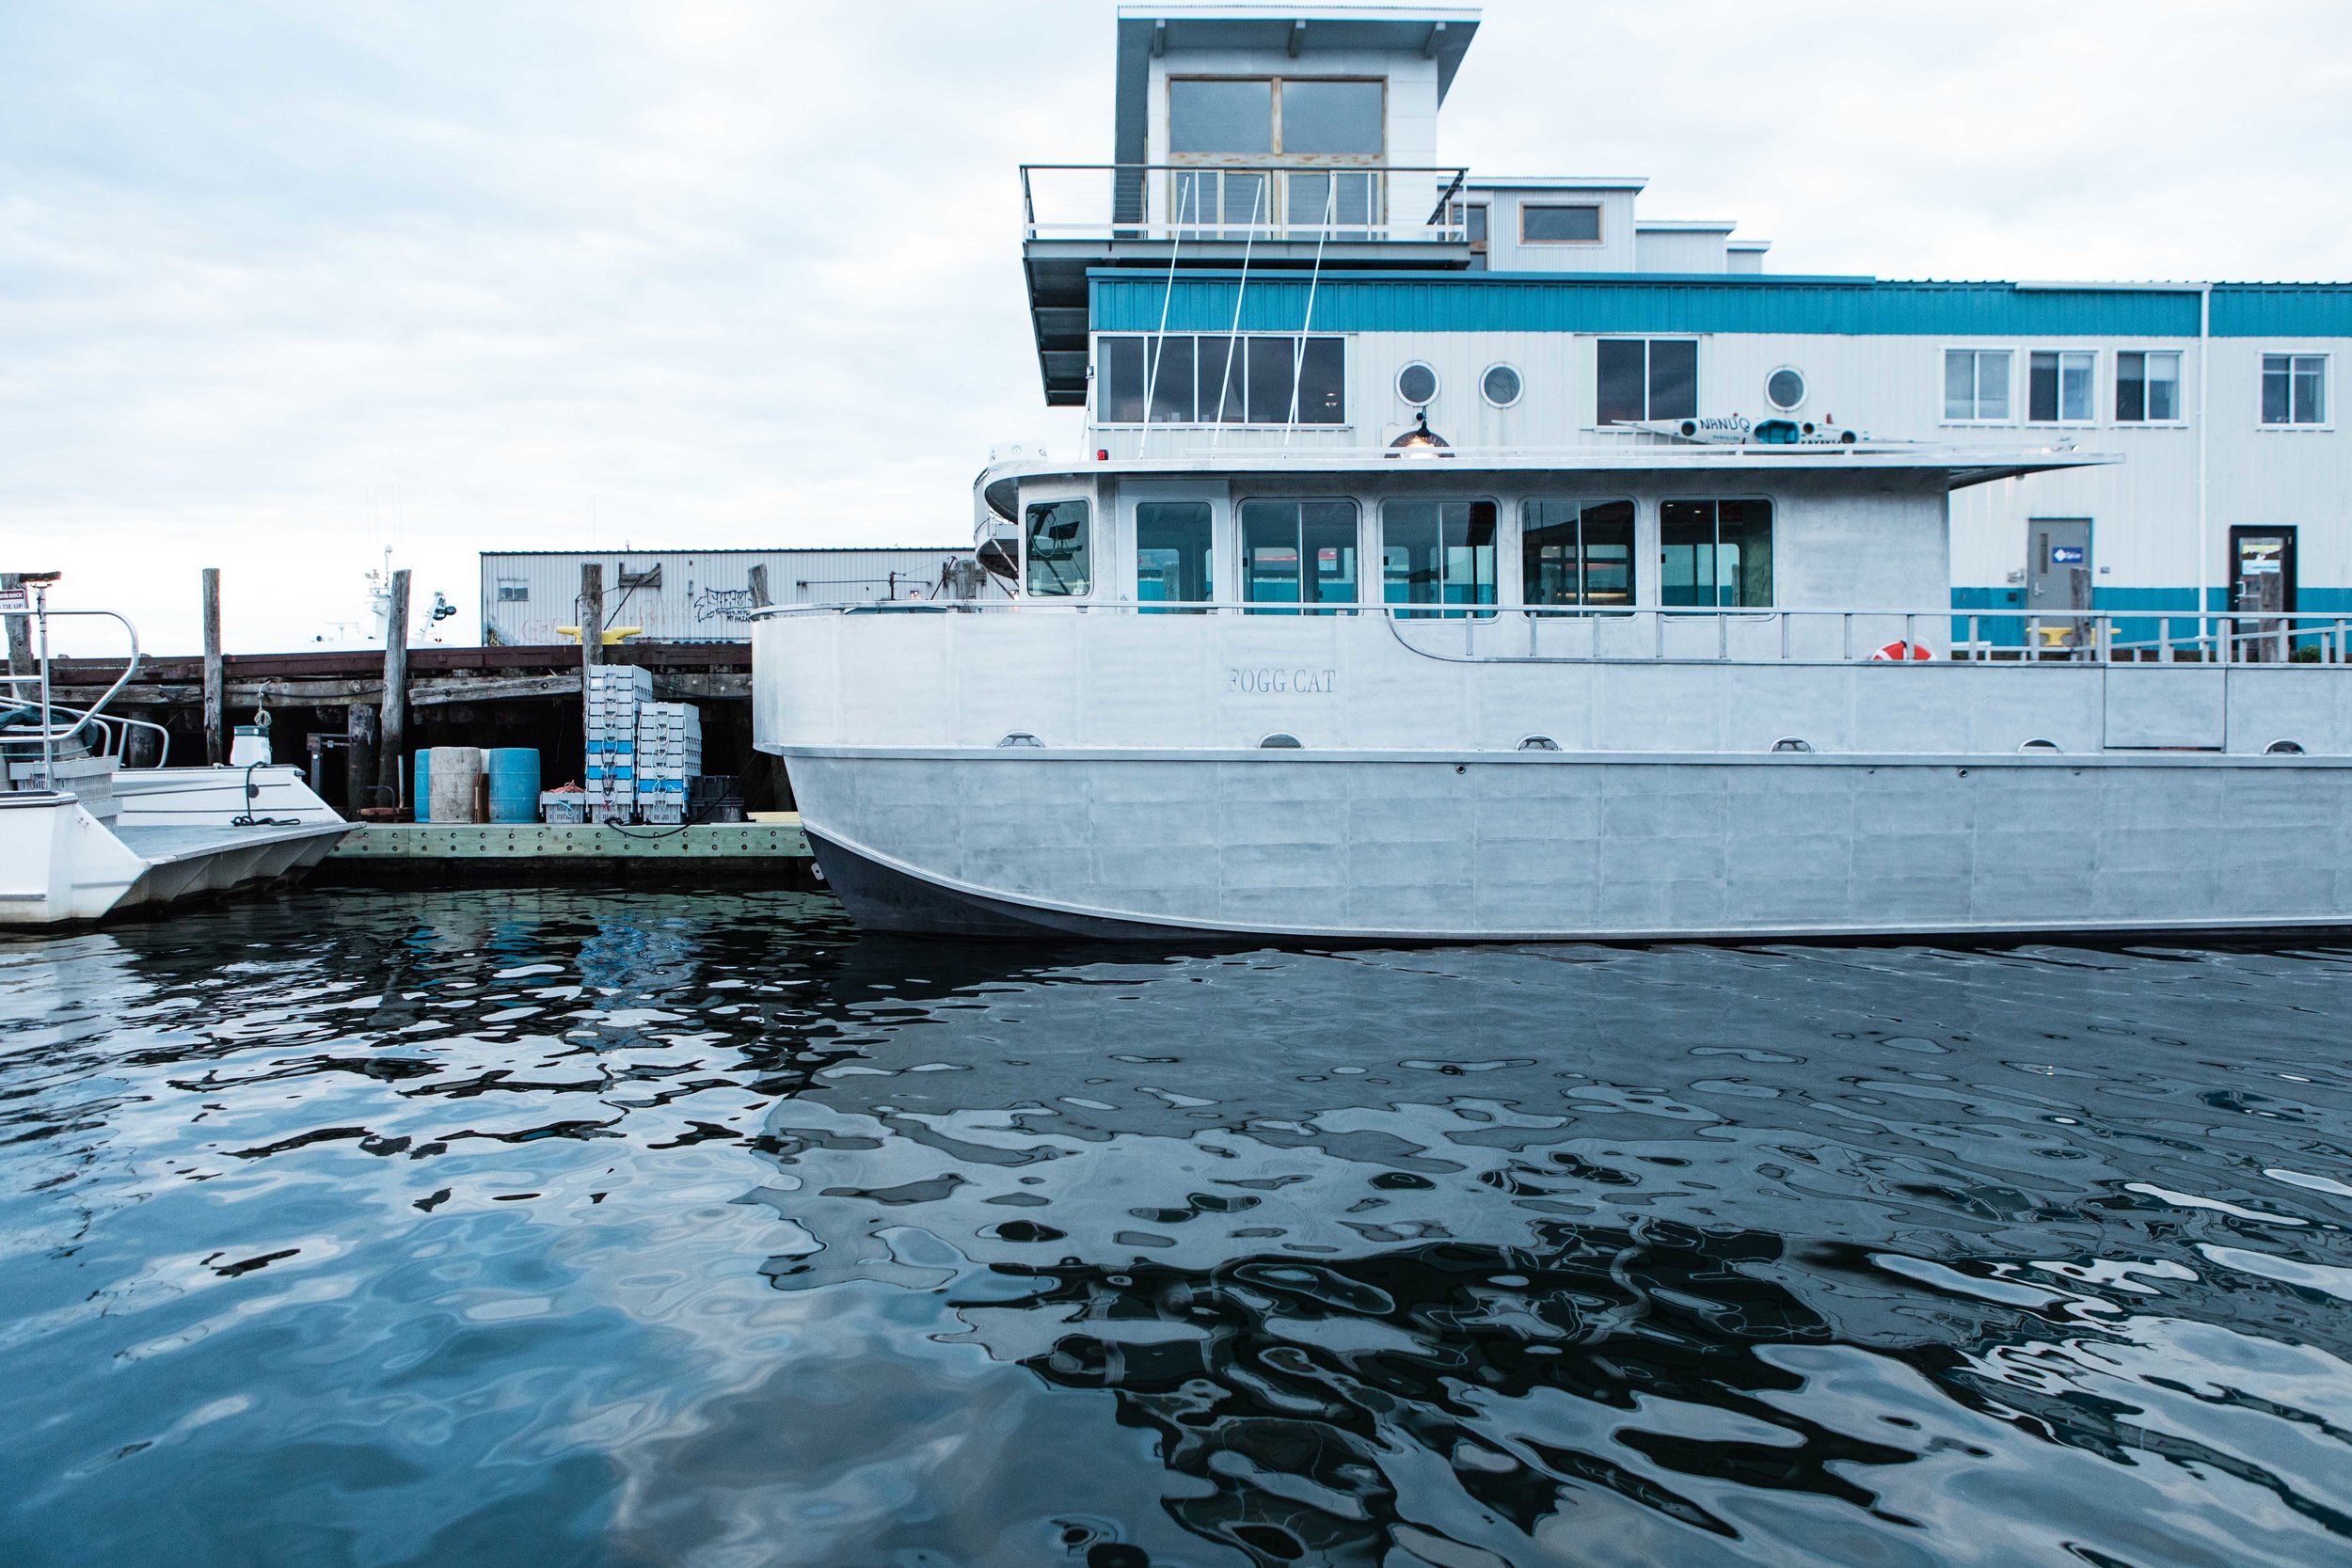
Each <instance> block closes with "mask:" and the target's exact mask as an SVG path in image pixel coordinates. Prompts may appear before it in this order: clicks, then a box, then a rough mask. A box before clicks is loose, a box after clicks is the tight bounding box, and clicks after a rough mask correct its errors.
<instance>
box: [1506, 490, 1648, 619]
mask: <svg viewBox="0 0 2352 1568" xmlns="http://www.w3.org/2000/svg"><path fill="white" fill-rule="evenodd" d="M1519 566H1520V572H1521V578H1522V588H1523V591H1524V594H1525V597H1526V601H1527V603H1529V604H1531V605H1603V606H1609V607H1613V608H1617V609H1629V608H1631V606H1632V604H1633V503H1632V502H1631V501H1628V500H1610V501H1580V500H1549V499H1546V500H1531V501H1528V502H1526V503H1524V504H1523V505H1522V506H1521V507H1520V508H1519Z"/></svg>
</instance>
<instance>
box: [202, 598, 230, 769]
mask: <svg viewBox="0 0 2352 1568" xmlns="http://www.w3.org/2000/svg"><path fill="white" fill-rule="evenodd" d="M227 688H228V677H227V673H226V670H225V667H224V666H223V665H222V663H221V661H220V568H219V567H217V566H207V567H205V568H204V713H203V720H204V764H205V766H206V767H208V768H218V767H219V766H220V765H221V764H222V763H224V762H227V761H228V760H229V745H228V734H229V730H228V721H229V719H228V711H227V706H228V705H227V701H226V696H227Z"/></svg>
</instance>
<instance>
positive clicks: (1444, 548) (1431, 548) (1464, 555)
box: [1380, 500, 1495, 615]
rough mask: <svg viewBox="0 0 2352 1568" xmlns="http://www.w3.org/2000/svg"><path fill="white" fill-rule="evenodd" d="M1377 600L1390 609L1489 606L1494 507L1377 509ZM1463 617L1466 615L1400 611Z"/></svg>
mask: <svg viewBox="0 0 2352 1568" xmlns="http://www.w3.org/2000/svg"><path fill="white" fill-rule="evenodd" d="M1380 598H1381V602H1382V603H1384V604H1392V605H1443V606H1468V605H1492V604H1493V603H1494V602H1495V503H1494V502H1492V501H1435V500H1394V501H1390V502H1389V503H1388V504H1387V505H1385V506H1383V507H1382V508H1381V509H1380ZM1398 613H1399V614H1401V615H1413V614H1431V615H1466V614H1471V613H1475V612H1474V611H1472V610H1465V609H1443V610H1422V611H1416V610H1400V611H1398Z"/></svg>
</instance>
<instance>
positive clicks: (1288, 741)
mask: <svg viewBox="0 0 2352 1568" xmlns="http://www.w3.org/2000/svg"><path fill="white" fill-rule="evenodd" d="M1258 750H1260V751H1261V752H1298V751H1304V750H1305V748H1304V747H1302V746H1300V745H1299V744H1298V736H1295V735H1284V734H1283V733H1282V732H1281V731H1280V730H1277V731H1275V732H1274V733H1273V734H1272V735H1269V736H1265V737H1264V738H1263V739H1262V740H1260V741H1259V742H1258Z"/></svg>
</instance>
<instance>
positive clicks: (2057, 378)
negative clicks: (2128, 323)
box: [2026, 348, 2099, 424]
mask: <svg viewBox="0 0 2352 1568" xmlns="http://www.w3.org/2000/svg"><path fill="white" fill-rule="evenodd" d="M2098 373H2099V356H2098V355H2096V354H2094V353H2092V352H2091V351H2090V350H2089V349H2071V348H2070V349H2036V350H2034V352H2033V353H2032V354H2031V355H2030V356H2027V358H2026V420H2028V421H2030V422H2031V423H2034V424H2088V423H2089V422H2090V420H2091V419H2092V418H2093V415H2092V413H2091V401H2092V390H2091V388H2093V386H2094V385H2096V382H2097V377H2098Z"/></svg>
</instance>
